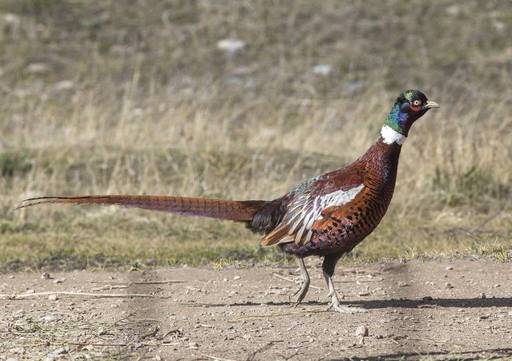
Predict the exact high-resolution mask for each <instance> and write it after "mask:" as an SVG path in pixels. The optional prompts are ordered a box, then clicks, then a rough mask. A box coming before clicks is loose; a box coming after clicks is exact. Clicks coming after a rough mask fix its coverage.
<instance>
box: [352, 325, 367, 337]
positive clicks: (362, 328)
mask: <svg viewBox="0 0 512 361" xmlns="http://www.w3.org/2000/svg"><path fill="white" fill-rule="evenodd" d="M355 335H356V336H360V337H366V336H368V327H366V326H359V327H358V328H356V333H355Z"/></svg>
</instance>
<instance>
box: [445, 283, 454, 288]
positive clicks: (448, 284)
mask: <svg viewBox="0 0 512 361" xmlns="http://www.w3.org/2000/svg"><path fill="white" fill-rule="evenodd" d="M444 286H445V287H446V288H448V289H452V288H454V287H453V285H452V284H451V283H448V282H446V283H445V284H444Z"/></svg>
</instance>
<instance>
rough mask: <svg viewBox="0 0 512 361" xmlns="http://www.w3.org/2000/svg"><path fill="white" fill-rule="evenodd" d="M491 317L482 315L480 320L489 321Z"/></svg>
mask: <svg viewBox="0 0 512 361" xmlns="http://www.w3.org/2000/svg"><path fill="white" fill-rule="evenodd" d="M489 317H490V316H489V315H481V316H480V317H478V319H480V320H487V319H488V318H489Z"/></svg>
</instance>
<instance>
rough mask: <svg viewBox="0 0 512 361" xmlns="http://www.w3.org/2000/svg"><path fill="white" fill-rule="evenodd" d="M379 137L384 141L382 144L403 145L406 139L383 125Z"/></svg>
mask: <svg viewBox="0 0 512 361" xmlns="http://www.w3.org/2000/svg"><path fill="white" fill-rule="evenodd" d="M380 135H381V136H382V139H384V143H386V144H393V143H397V144H400V145H402V144H404V142H405V140H406V139H407V137H406V136H405V135H403V134H400V133H398V132H397V131H396V130H394V129H393V128H391V127H390V126H389V125H386V124H384V125H383V126H382V129H381V130H380Z"/></svg>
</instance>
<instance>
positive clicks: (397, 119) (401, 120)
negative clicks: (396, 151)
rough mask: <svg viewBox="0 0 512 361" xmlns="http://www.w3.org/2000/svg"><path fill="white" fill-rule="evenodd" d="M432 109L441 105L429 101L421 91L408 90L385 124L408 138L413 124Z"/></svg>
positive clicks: (394, 106)
mask: <svg viewBox="0 0 512 361" xmlns="http://www.w3.org/2000/svg"><path fill="white" fill-rule="evenodd" d="M432 108H439V105H438V104H437V103H436V102H433V101H429V100H428V99H427V97H426V96H425V94H423V93H422V92H420V91H419V90H406V91H404V92H403V93H402V94H400V96H399V97H398V98H397V99H396V101H395V104H394V105H393V108H391V112H389V114H388V116H387V117H386V120H385V121H384V124H385V125H387V126H389V127H391V128H392V129H393V130H395V131H397V132H398V133H400V134H402V135H404V136H407V134H409V129H411V126H412V125H413V123H414V122H415V121H416V120H418V119H419V118H420V117H421V116H422V115H423V114H425V113H426V112H427V111H428V110H429V109H432Z"/></svg>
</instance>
